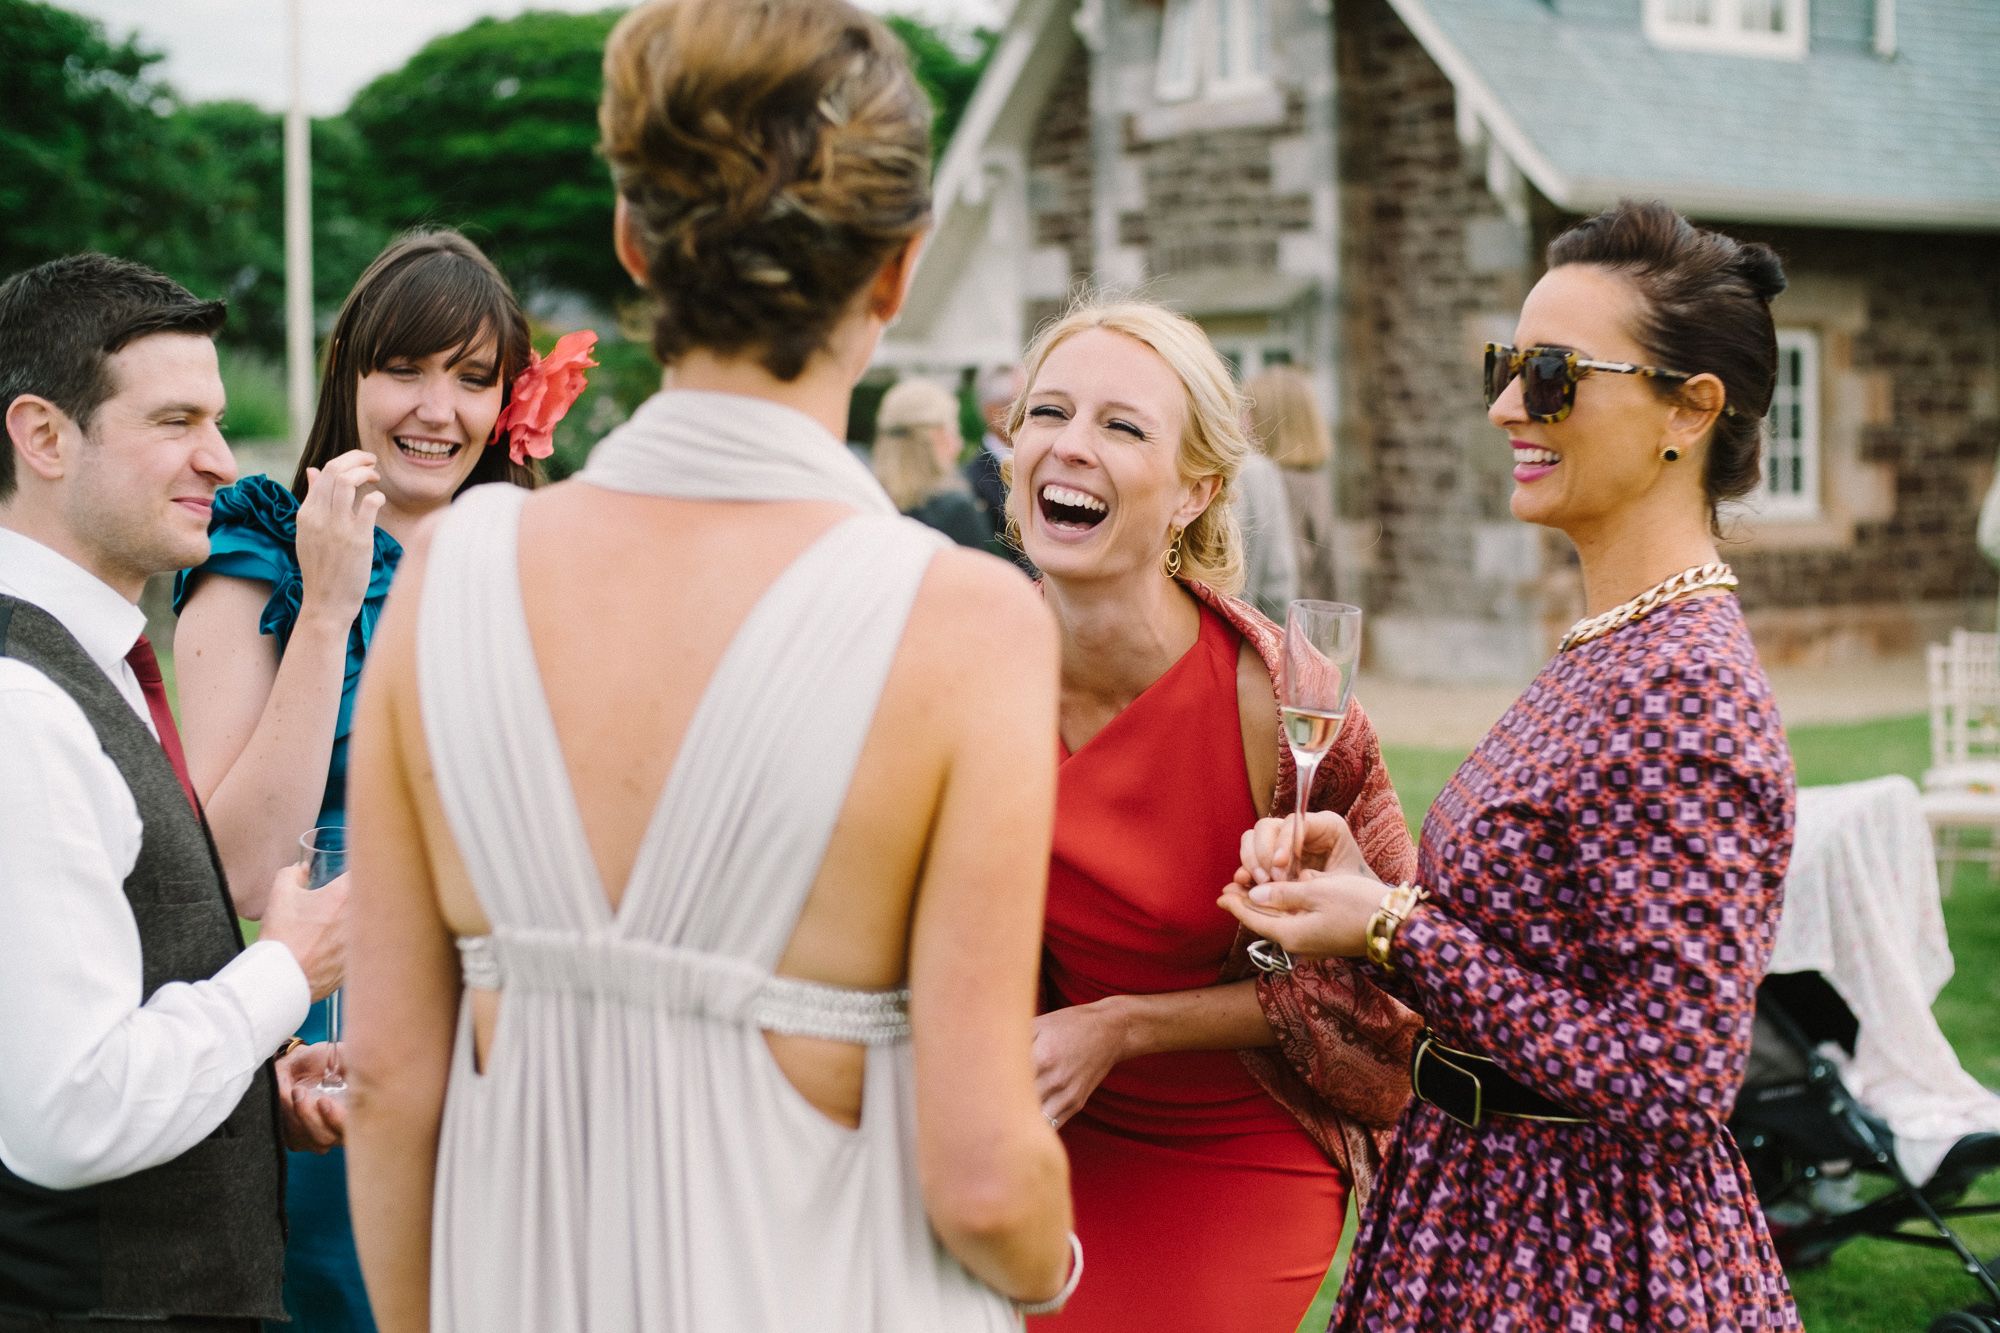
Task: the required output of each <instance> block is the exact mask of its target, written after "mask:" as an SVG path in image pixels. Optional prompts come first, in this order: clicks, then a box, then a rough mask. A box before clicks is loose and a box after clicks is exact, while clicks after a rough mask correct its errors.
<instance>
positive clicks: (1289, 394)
mask: <svg viewBox="0 0 2000 1333" xmlns="http://www.w3.org/2000/svg"><path fill="white" fill-rule="evenodd" d="M1245 392H1247V393H1248V395H1249V397H1250V439H1251V442H1252V443H1254V444H1255V445H1256V446H1257V447H1258V448H1259V449H1262V450H1263V451H1264V453H1265V454H1266V455H1267V456H1269V458H1270V460H1271V461H1272V462H1273V463H1274V464H1276V465H1277V470H1278V475H1279V476H1280V477H1281V478H1282V479H1283V482H1284V488H1285V499H1286V517H1287V518H1288V519H1289V520H1290V522H1291V528H1292V550H1293V551H1294V552H1295V557H1294V564H1295V565H1296V567H1297V571H1298V588H1299V591H1298V595H1299V596H1300V597H1312V598H1317V599H1319V600H1321V601H1331V600H1333V598H1334V595H1335V594H1334V584H1333V522H1334V516H1333V474H1332V469H1331V466H1330V464H1331V462H1332V459H1333V436H1332V435H1331V434H1330V433H1329V432H1328V430H1327V428H1326V418H1325V416H1324V415H1322V413H1321V412H1320V410H1319V400H1318V398H1317V397H1315V396H1314V394H1313V387H1312V381H1311V380H1310V379H1308V378H1307V377H1306V375H1305V372H1304V371H1302V370H1300V369H1298V368H1297V367H1296V366H1272V367H1270V368H1269V369H1267V370H1264V371H1261V372H1259V373H1258V374H1257V375H1256V376H1255V377H1253V378H1252V379H1251V381H1250V383H1249V384H1248V385H1247V386H1245ZM1272 619H1274V620H1277V619H1282V617H1280V616H1273V617H1272Z"/></svg>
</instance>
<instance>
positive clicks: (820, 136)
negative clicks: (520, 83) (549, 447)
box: [598, 0, 931, 380]
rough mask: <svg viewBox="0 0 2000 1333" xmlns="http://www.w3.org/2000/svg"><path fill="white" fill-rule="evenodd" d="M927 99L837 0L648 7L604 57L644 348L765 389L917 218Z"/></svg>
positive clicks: (875, 31)
mask: <svg viewBox="0 0 2000 1333" xmlns="http://www.w3.org/2000/svg"><path fill="white" fill-rule="evenodd" d="M930 114H931V113H930V103H929V101H928V100H927V99H926V98H925V96H924V94H923V92H922V91H921V90H920V89H919V88H918V86H917V83H916V80H915V78H914V77H912V75H911V73H910V67H909V62H908V60H907V59H906V57H905V55H904V52H903V48H902V45H901V44H900V43H899V42H897V40H896V39H895V37H894V36H892V35H891V34H890V32H889V30H888V29H887V28H885V27H884V26H883V25H882V24H881V22H880V21H879V20H877V19H875V18H873V17H872V16H870V15H868V14H865V13H863V12H862V11H861V10H859V9H856V8H855V7H854V6H852V5H850V4H848V3H846V0H653V3H649V4H642V5H640V6H639V7H638V8H636V9H634V10H633V11H632V12H631V13H629V14H627V15H626V16H625V17H624V18H623V19H622V20H620V21H619V24H618V26H617V28H616V29H614V30H613V32H612V34H611V39H610V41H609V43H608V44H607V45H606V47H605V51H604V101H603V104H602V106H601V107H600V109H599V112H598V124H599V126H600V128H601V129H602V131H603V150H604V156H605V157H606V158H607V159H608V160H609V161H610V163H611V174H612V179H613V181H614V182H615V183H616V185H617V188H618V193H619V195H620V196H622V197H623V198H624V200H625V202H626V205H627V207H628V208H629V210H630V213H631V217H632V220H633V222H634V223H635V224H636V228H637V231H638V235H639V238H640V243H641V245H642V247H643V248H644V250H645V254H646V266H647V271H648V281H647V284H646V286H647V289H648V291H649V292H650V294H651V295H652V297H653V298H654V300H655V301H656V302H657V303H658V309H657V312H656V314H655V317H654V322H653V351H654V354H655V355H657V356H658V357H659V358H660V360H661V361H662V362H664V363H666V364H668V365H671V364H673V363H674V362H675V361H677V360H679V359H680V358H681V357H682V356H683V355H685V354H686V353H687V352H688V351H690V350H691V349H694V348H704V349H707V350H709V351H713V352H717V353H722V354H731V353H739V352H755V353H756V354H757V355H758V357H759V358H760V360H761V361H762V362H763V364H764V366H765V368H766V369H768V370H769V371H770V372H771V373H772V374H773V375H776V376H777V377H778V378H779V379H782V380H791V379H796V378H797V377H798V375H799V373H800V372H801V371H802V370H803V369H804V368H805V364H806V362H807V361H808V360H809V359H811V357H812V356H813V354H814V353H816V352H818V351H820V350H821V349H823V348H824V347H825V346H826V344H827V339H828V336H829V335H830V334H831V332H832V330H833V328H834V326H835V324H836V323H838V322H839V319H840V317H841V315H842V314H843V313H844V312H845V311H846V309H847V307H848V305H849V303H850V302H852V300H853V299H854V297H855V295H856V294H857V293H858V292H860V290H861V288H862V287H863V286H864V285H865V284H866V283H867V282H868V280H869V279H870V278H872V277H874V276H875V274H876V273H877V272H879V271H880V269H881V267H882V265H883V264H884V263H885V262H886V261H887V260H888V259H889V257H890V256H891V255H892V254H894V253H895V251H896V250H897V248H898V247H900V246H902V245H903V244H904V243H905V242H907V241H908V240H909V239H910V238H911V237H913V236H915V235H917V234H918V233H919V232H921V231H922V230H923V228H924V227H925V225H926V224H927V223H928V222H929V220H930Z"/></svg>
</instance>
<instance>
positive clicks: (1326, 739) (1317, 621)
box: [1250, 601, 1361, 972]
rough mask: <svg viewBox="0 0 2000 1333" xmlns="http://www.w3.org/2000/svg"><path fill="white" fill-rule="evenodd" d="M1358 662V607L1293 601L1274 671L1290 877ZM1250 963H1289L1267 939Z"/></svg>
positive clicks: (1280, 966) (1281, 966)
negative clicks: (1287, 770) (1290, 789)
mask: <svg viewBox="0 0 2000 1333" xmlns="http://www.w3.org/2000/svg"><path fill="white" fill-rule="evenodd" d="M1360 662H1361V608H1360V607H1358V606H1349V605H1347V604H1346V603H1344V602H1314V601H1296V602H1293V603H1292V604H1291V607H1290V609H1289V611H1288V613H1287V614H1286V616H1285V654H1284V660H1283V661H1282V662H1281V663H1280V664H1279V670H1278V717H1279V720H1280V721H1281V723H1282V724H1283V726H1284V731H1285V744H1287V745H1288V746H1290V747H1291V751H1292V766H1293V767H1294V768H1295V769H1297V771H1298V782H1297V784H1296V792H1295V795H1294V803H1293V807H1292V814H1293V820H1292V827H1291V835H1292V857H1291V875H1292V877H1293V878H1294V879H1296V878H1297V877H1298V875H1299V868H1300V866H1301V864H1302V863H1303V862H1304V859H1305V835H1306V803H1307V802H1308V801H1309V800H1310V799H1311V798H1312V788H1313V778H1314V776H1315V775H1316V774H1317V773H1318V772H1319V761H1320V760H1322V759H1324V758H1325V757H1326V752H1327V751H1328V750H1330V749H1332V748H1333V743H1334V741H1336V740H1338V739H1339V738H1340V728H1341V726H1342V724H1343V723H1345V722H1346V721H1347V708H1348V705H1349V703H1350V702H1351V701H1352V700H1353V698H1354V672H1355V669H1356V667H1358V666H1359V665H1360ZM1250 961H1251V962H1253V963H1255V964H1256V965H1257V966H1258V967H1260V968H1262V969H1263V970H1264V971H1266V972H1289V971H1291V968H1292V960H1291V958H1290V956H1289V955H1287V954H1286V953H1285V951H1284V949H1283V948H1281V947H1279V946H1278V945H1277V944H1274V943H1272V942H1271V941H1270V940H1256V941H1253V942H1252V943H1251V945H1250Z"/></svg>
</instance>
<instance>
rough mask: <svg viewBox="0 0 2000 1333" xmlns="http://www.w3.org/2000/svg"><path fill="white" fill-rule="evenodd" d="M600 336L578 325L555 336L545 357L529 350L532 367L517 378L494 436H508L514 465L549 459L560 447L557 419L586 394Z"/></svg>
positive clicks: (508, 447)
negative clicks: (592, 356)
mask: <svg viewBox="0 0 2000 1333" xmlns="http://www.w3.org/2000/svg"><path fill="white" fill-rule="evenodd" d="M595 346H597V334H596V333H595V332H594V331H592V330H590V329H578V330H577V331H576V332H575V333H565V334H564V335H563V336H562V337H560V338H558V339H556V345H555V346H554V347H551V348H550V349H549V354H548V355H547V356H536V355H535V354H534V353H533V352H532V351H530V352H529V353H528V365H527V368H526V369H525V370H523V371H522V372H521V373H520V374H519V375H516V376H515V377H514V394H513V397H511V398H509V399H508V400H507V406H506V408H505V409H503V410H502V411H501V413H500V419H499V420H498V421H495V422H494V423H493V438H494V439H496V440H497V439H499V438H500V436H501V435H503V434H504V435H506V437H507V453H508V454H509V456H511V457H512V458H513V460H514V461H515V462H516V463H526V462H527V461H528V460H529V459H530V458H547V457H548V456H549V455H550V454H552V453H554V452H555V451H556V443H555V436H556V423H557V422H558V421H561V420H562V419H563V416H564V414H566V413H567V412H568V411H569V409H570V405H571V404H573V403H575V402H576V400H577V396H578V395H579V394H581V393H582V392H583V385H584V373H583V372H585V371H586V370H589V369H591V368H592V367H594V366H595V365H596V364H597V363H596V362H595V361H593V360H591V359H590V349H591V348H593V347H595Z"/></svg>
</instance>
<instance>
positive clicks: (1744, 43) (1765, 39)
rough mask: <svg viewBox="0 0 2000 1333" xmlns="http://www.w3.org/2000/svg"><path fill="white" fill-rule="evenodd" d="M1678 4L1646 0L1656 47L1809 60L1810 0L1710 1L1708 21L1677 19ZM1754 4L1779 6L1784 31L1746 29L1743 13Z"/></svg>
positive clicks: (1669, 0) (1649, 32) (1650, 34)
mask: <svg viewBox="0 0 2000 1333" xmlns="http://www.w3.org/2000/svg"><path fill="white" fill-rule="evenodd" d="M1675 3H1676V0H1646V17H1645V26H1646V37H1647V39H1648V40H1650V41H1651V42H1652V43H1653V44H1654V45H1656V46H1663V47H1668V48H1671V49H1674V50H1680V51H1711V52H1716V53H1718V54H1722V55H1739V56H1764V57H1767V58H1774V59H1780V60H1803V59H1805V56H1806V44H1807V37H1808V28H1809V27H1810V23H1809V18H1810V16H1809V14H1808V13H1807V6H1806V0H1708V4H1709V17H1708V19H1707V20H1706V21H1703V20H1699V19H1693V20H1690V19H1683V18H1676V17H1675V16H1674V13H1673V7H1674V5H1675ZM1752 3H1756V4H1763V3H1772V4H1775V5H1777V6H1778V13H1779V15H1780V16H1781V17H1782V18H1783V20H1784V28H1783V31H1781V32H1749V31H1746V30H1745V29H1744V26H1743V12H1744V8H1745V6H1746V5H1749V4H1752Z"/></svg>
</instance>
